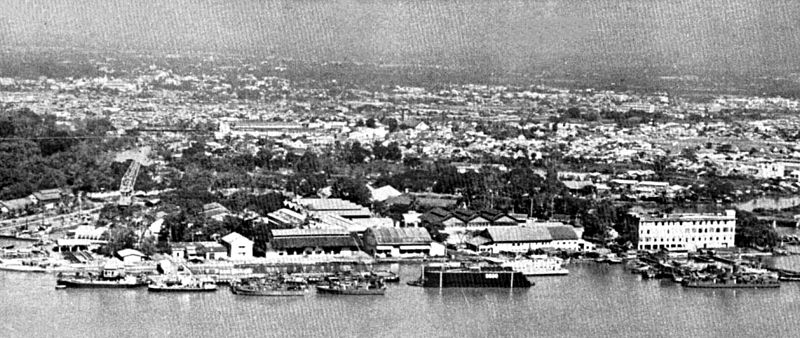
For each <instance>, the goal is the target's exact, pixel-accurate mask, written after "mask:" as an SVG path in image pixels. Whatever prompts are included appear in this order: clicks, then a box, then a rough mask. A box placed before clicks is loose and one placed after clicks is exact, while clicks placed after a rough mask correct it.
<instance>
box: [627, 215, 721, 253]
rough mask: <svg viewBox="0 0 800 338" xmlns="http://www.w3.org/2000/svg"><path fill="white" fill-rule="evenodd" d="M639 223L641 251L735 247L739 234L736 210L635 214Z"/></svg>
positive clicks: (639, 245)
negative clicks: (735, 240) (737, 233)
mask: <svg viewBox="0 0 800 338" xmlns="http://www.w3.org/2000/svg"><path fill="white" fill-rule="evenodd" d="M634 217H635V218H638V223H639V240H638V243H637V248H638V249H639V250H660V249H667V250H688V251H695V250H698V249H712V248H732V247H733V246H734V244H733V243H734V242H733V241H734V237H735V236H736V211H734V210H725V212H724V213H686V214H668V215H634Z"/></svg>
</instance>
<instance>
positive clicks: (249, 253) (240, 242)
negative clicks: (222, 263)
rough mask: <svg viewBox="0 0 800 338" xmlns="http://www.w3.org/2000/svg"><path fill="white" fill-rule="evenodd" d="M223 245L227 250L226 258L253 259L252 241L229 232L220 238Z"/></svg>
mask: <svg viewBox="0 0 800 338" xmlns="http://www.w3.org/2000/svg"><path fill="white" fill-rule="evenodd" d="M221 240H222V243H223V245H225V247H226V248H227V249H228V257H230V258H231V259H243V260H244V259H251V258H253V241H251V240H249V239H247V237H244V236H242V235H240V234H238V233H235V232H231V233H229V234H227V235H225V237H222V238H221Z"/></svg>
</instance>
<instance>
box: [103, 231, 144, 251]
mask: <svg viewBox="0 0 800 338" xmlns="http://www.w3.org/2000/svg"><path fill="white" fill-rule="evenodd" d="M106 236H107V238H108V244H106V245H105V246H104V247H103V249H102V253H103V254H104V255H107V256H113V255H114V254H115V253H117V251H120V250H122V249H133V248H134V246H135V245H136V242H137V240H138V238H137V237H136V233H134V232H133V230H132V229H130V228H127V227H120V226H115V227H113V228H111V229H109V230H108V232H106Z"/></svg>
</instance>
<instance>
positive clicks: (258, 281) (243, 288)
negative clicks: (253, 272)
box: [231, 278, 308, 297]
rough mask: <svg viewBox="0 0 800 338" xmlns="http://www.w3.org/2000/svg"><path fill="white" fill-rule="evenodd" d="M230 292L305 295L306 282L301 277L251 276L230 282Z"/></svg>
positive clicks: (262, 294) (280, 295)
mask: <svg viewBox="0 0 800 338" xmlns="http://www.w3.org/2000/svg"><path fill="white" fill-rule="evenodd" d="M231 292H233V293H234V294H236V295H242V296H272V297H285V296H305V295H306V294H308V283H307V282H306V280H305V279H302V278H293V279H292V278H288V279H284V278H277V279H270V278H251V279H245V280H242V281H240V282H237V283H232V284H231Z"/></svg>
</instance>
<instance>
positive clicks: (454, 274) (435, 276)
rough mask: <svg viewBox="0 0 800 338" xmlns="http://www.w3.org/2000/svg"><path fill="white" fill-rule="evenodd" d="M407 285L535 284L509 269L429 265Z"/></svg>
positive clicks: (490, 285)
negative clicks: (418, 277) (417, 277)
mask: <svg viewBox="0 0 800 338" xmlns="http://www.w3.org/2000/svg"><path fill="white" fill-rule="evenodd" d="M408 285H411V286H422V287H429V288H451V287H462V288H465V287H466V288H470V287H477V288H529V287H531V286H533V285H535V283H533V282H531V281H529V280H528V278H526V277H525V275H524V274H522V272H519V271H514V270H513V269H512V268H510V267H503V266H473V267H461V266H451V265H430V266H426V267H423V270H422V276H421V277H420V279H418V280H416V281H413V282H409V283H408Z"/></svg>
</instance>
